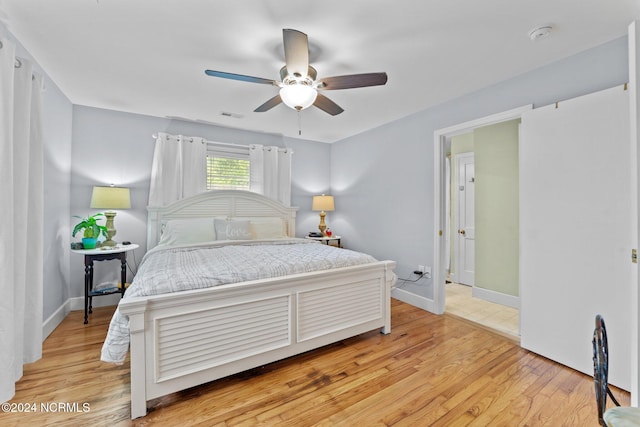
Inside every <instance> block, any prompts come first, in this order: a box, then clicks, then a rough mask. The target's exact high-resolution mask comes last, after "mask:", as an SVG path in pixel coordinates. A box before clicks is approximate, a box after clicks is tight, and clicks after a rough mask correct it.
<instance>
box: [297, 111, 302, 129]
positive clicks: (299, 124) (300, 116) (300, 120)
mask: <svg viewBox="0 0 640 427" xmlns="http://www.w3.org/2000/svg"><path fill="white" fill-rule="evenodd" d="M298 135H302V111H301V110H298Z"/></svg>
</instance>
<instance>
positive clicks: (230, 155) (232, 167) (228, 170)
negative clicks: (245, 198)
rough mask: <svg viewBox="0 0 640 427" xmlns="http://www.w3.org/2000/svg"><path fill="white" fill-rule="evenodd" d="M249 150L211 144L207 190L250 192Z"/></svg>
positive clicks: (208, 154) (208, 156)
mask: <svg viewBox="0 0 640 427" xmlns="http://www.w3.org/2000/svg"><path fill="white" fill-rule="evenodd" d="M250 170H251V166H250V161H249V150H248V147H247V149H244V148H232V147H228V146H216V144H209V149H208V151H207V190H249V189H250V179H249V177H250V175H249V174H250Z"/></svg>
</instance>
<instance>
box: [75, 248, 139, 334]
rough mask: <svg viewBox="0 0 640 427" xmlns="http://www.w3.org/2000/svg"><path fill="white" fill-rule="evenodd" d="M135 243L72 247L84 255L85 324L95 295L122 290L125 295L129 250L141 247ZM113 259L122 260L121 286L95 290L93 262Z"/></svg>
mask: <svg viewBox="0 0 640 427" xmlns="http://www.w3.org/2000/svg"><path fill="white" fill-rule="evenodd" d="M139 247H140V246H139V245H136V244H135V243H132V244H129V245H122V244H119V245H116V246H104V247H101V248H96V249H71V252H73V253H76V254H82V255H84V324H85V325H86V324H87V323H89V320H88V317H89V313H91V312H92V308H93V297H97V296H101V295H111V294H115V293H117V292H120V294H121V296H120V297H121V298H122V296H123V295H124V291H125V283H126V282H127V252H129V251H132V250H134V249H137V248H139ZM111 259H119V260H120V283H121V284H122V286H121V287H120V288H116V289H111V290H105V291H94V290H93V262H94V261H107V260H111Z"/></svg>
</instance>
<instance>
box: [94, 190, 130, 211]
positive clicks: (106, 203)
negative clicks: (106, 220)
mask: <svg viewBox="0 0 640 427" xmlns="http://www.w3.org/2000/svg"><path fill="white" fill-rule="evenodd" d="M90 207H91V208H94V209H130V208H131V195H130V192H129V189H128V188H124V187H93V193H91V205H90Z"/></svg>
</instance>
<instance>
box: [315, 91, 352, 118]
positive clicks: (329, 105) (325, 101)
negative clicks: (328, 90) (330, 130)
mask: <svg viewBox="0 0 640 427" xmlns="http://www.w3.org/2000/svg"><path fill="white" fill-rule="evenodd" d="M313 105H315V106H316V107H318V108H319V109H321V110H322V111H324V112H325V113H328V114H331V115H332V116H337V115H338V114H340V113H342V112H343V111H344V110H343V109H342V107H340V106H339V105H338V104H336V103H335V102H333V101H332V100H330V99H329V98H327V97H326V96H324V95H323V94H321V93H319V94H318V96H317V97H316V101H315V102H314V103H313Z"/></svg>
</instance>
